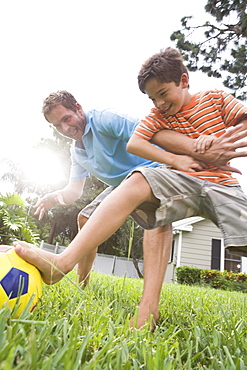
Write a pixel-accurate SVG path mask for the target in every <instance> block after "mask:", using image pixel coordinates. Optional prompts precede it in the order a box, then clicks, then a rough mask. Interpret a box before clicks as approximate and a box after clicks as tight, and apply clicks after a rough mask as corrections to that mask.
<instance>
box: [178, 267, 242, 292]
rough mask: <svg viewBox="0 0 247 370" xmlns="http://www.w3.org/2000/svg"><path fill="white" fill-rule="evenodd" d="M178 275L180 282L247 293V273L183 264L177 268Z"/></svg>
mask: <svg viewBox="0 0 247 370" xmlns="http://www.w3.org/2000/svg"><path fill="white" fill-rule="evenodd" d="M176 275H177V282H178V283H179V284H187V285H200V286H210V287H211V288H215V289H222V290H229V291H241V292H243V293H247V274H242V273H234V272H232V271H224V272H221V271H218V270H203V269H199V268H194V267H188V266H182V267H178V268H177V269H176Z"/></svg>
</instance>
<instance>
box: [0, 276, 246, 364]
mask: <svg viewBox="0 0 247 370" xmlns="http://www.w3.org/2000/svg"><path fill="white" fill-rule="evenodd" d="M74 281H75V275H74V272H73V273H72V274H70V275H69V278H64V279H63V280H62V281H61V282H60V283H58V284H56V285H54V286H44V289H43V296H42V299H41V301H40V302H39V306H38V307H37V308H36V309H35V310H34V312H33V313H31V314H29V313H23V315H22V316H21V317H19V318H14V317H13V316H11V315H10V312H8V311H6V310H4V309H2V310H1V311H0V369H1V370H8V369H9V370H10V369H11V370H12V369H21V370H23V369H25V370H29V369H35V370H36V369H42V370H45V369H46V370H50V369H61V370H77V369H87V370H88V369H97V370H103V369H113V370H118V369H126V370H127V369H136V370H137V369H138V370H139V369H148V370H156V369H159V370H163V369H176V370H177V369H186V370H189V369H213V370H216V369H222V370H223V369H224V370H225V369H247V323H246V321H247V312H246V306H247V295H246V294H243V293H237V292H225V291H220V290H213V289H210V288H199V287H189V286H183V285H173V284H164V286H163V289H162V296H161V302H160V319H159V321H158V325H157V327H156V329H155V331H154V332H153V333H151V332H150V331H149V329H148V327H147V328H144V329H143V330H133V331H131V330H129V319H130V317H131V316H132V315H133V314H134V311H135V307H136V305H137V304H138V302H139V299H140V297H141V292H142V280H141V279H134V278H120V277H115V276H107V275H102V274H97V273H93V274H92V279H91V284H90V286H89V287H88V288H86V289H85V290H84V291H83V290H81V289H79V288H78V286H77V285H76V284H75V283H74Z"/></svg>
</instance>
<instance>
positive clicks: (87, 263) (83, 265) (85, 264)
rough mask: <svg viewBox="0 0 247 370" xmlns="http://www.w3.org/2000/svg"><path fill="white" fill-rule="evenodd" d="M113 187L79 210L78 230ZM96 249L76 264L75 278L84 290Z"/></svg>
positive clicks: (109, 187)
mask: <svg viewBox="0 0 247 370" xmlns="http://www.w3.org/2000/svg"><path fill="white" fill-rule="evenodd" d="M113 189H114V187H113V186H108V188H106V189H105V190H103V191H102V192H101V193H100V194H99V195H98V196H97V197H96V198H95V199H94V200H93V201H92V202H91V203H89V204H88V205H87V206H86V207H85V208H83V209H82V210H81V212H80V213H79V214H78V217H77V225H78V230H79V231H80V230H81V229H82V228H83V226H84V225H85V224H86V222H87V221H88V219H89V218H90V217H91V215H92V214H93V213H94V211H95V210H96V209H97V207H98V206H99V205H100V204H101V202H102V201H103V200H104V199H105V198H106V197H107V196H108V195H109V194H111V192H112V191H113ZM97 250H98V248H96V249H95V250H94V251H92V252H91V253H89V254H88V255H87V256H85V257H83V258H82V259H81V260H80V261H79V262H78V268H77V276H78V281H79V283H82V287H83V288H85V287H86V286H87V284H88V283H89V280H90V272H91V270H92V267H93V263H94V260H95V257H96V254H97Z"/></svg>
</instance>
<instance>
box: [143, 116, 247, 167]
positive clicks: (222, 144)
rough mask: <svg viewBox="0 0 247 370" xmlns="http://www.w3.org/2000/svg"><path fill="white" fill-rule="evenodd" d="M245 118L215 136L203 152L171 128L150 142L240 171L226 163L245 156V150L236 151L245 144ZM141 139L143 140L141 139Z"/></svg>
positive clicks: (174, 151) (159, 133)
mask: <svg viewBox="0 0 247 370" xmlns="http://www.w3.org/2000/svg"><path fill="white" fill-rule="evenodd" d="M246 127H247V120H245V121H243V124H242V123H241V124H239V125H237V126H234V127H230V128H229V129H228V130H227V131H226V133H225V134H223V135H221V136H220V137H217V138H216V139H215V140H214V142H213V143H212V145H211V147H210V148H209V149H208V150H207V151H206V152H205V153H203V154H200V153H197V152H195V151H194V139H191V138H189V137H188V136H187V135H184V134H182V133H180V132H176V131H173V130H161V131H159V132H157V133H156V134H155V135H154V136H153V138H152V142H153V143H154V144H156V145H158V146H160V147H162V148H164V149H166V150H168V151H171V152H173V153H177V154H187V155H190V156H192V157H194V158H195V159H197V160H201V161H204V162H206V163H208V164H212V165H214V166H216V167H218V168H220V169H222V170H227V171H232V172H237V173H240V171H239V170H238V169H237V168H234V167H231V166H230V165H229V164H227V163H228V162H229V161H230V160H231V159H233V158H238V157H246V156H247V151H236V150H237V149H240V148H243V147H246V146H247V141H246V140H245V141H242V139H243V138H245V137H246V136H247V130H246ZM143 141H145V140H144V139H143Z"/></svg>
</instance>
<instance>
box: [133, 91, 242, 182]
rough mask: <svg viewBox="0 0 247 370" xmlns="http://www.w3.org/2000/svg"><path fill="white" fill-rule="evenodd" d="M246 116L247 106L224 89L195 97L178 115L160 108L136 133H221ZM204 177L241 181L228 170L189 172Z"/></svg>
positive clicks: (216, 134) (224, 180)
mask: <svg viewBox="0 0 247 370" xmlns="http://www.w3.org/2000/svg"><path fill="white" fill-rule="evenodd" d="M246 116H247V107H245V106H244V105H243V104H242V103H241V102H240V101H238V100H237V99H236V98H234V97H233V96H232V95H230V94H228V93H226V92H224V91H221V90H212V91H203V92H198V93H196V94H195V95H193V96H192V99H191V101H190V103H189V104H188V105H187V106H184V107H182V109H181V110H180V111H179V112H178V113H177V114H175V115H172V116H167V117H166V113H163V112H162V111H160V110H159V109H157V108H153V109H152V110H151V113H150V114H149V115H148V116H147V117H145V119H143V120H141V121H140V123H139V124H138V126H137V127H136V129H135V134H137V135H139V136H141V137H142V138H144V139H146V140H151V138H152V136H153V135H154V134H155V133H156V132H158V131H160V130H162V129H169V130H175V131H179V132H181V133H183V134H186V135H188V136H189V137H191V138H192V139H196V138H198V137H199V136H200V135H215V136H221V135H222V134H223V133H224V132H225V130H226V128H227V127H230V126H235V125H236V124H238V123H239V122H241V120H243V119H244V118H246ZM186 173H188V174H189V175H192V176H195V177H199V178H201V179H203V180H208V181H212V182H216V183H218V184H222V185H237V184H238V181H237V180H236V179H234V178H233V177H232V176H231V173H230V172H229V171H222V170H219V169H217V168H216V167H213V166H212V167H211V168H209V169H208V170H207V171H199V172H186Z"/></svg>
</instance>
